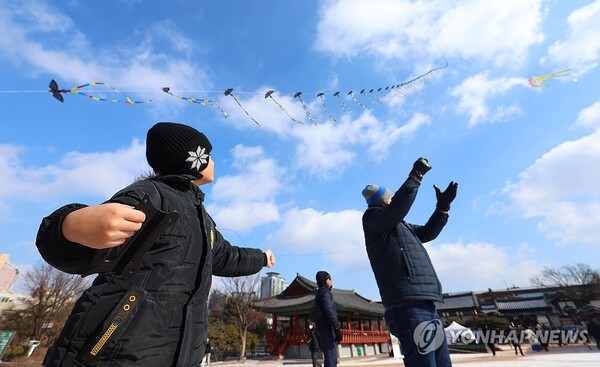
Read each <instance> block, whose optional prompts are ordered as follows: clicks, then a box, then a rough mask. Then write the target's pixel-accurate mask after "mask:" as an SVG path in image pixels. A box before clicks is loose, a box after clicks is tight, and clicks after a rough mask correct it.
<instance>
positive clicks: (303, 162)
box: [292, 111, 430, 178]
mask: <svg viewBox="0 0 600 367" xmlns="http://www.w3.org/2000/svg"><path fill="white" fill-rule="evenodd" d="M429 122H430V119H429V117H428V116H426V115H424V114H421V113H416V114H414V115H413V117H412V118H411V119H410V120H409V121H408V122H407V123H406V124H405V125H402V126H396V124H395V123H394V122H387V123H386V122H381V121H379V120H378V119H377V118H376V117H375V116H373V115H372V114H371V113H370V112H369V111H367V112H364V113H362V114H361V115H360V116H359V117H358V118H357V119H355V120H351V119H350V118H348V117H347V116H344V117H343V118H341V119H340V120H339V121H338V123H337V124H333V123H326V124H319V125H318V126H310V127H307V128H304V129H294V130H293V132H292V134H293V135H294V136H295V137H296V138H298V140H299V141H300V142H299V144H298V145H297V146H296V166H297V167H299V168H302V169H306V170H308V171H309V172H310V173H311V174H314V175H317V176H321V177H324V178H326V177H328V176H329V175H330V174H331V173H335V172H339V171H342V170H343V169H345V168H346V167H347V166H348V165H350V164H352V163H353V161H354V160H355V159H356V157H357V156H361V159H364V157H362V155H363V152H364V151H367V152H369V158H370V159H372V160H374V161H380V160H382V159H384V158H385V157H386V155H387V152H388V151H389V149H390V147H391V146H392V144H394V143H395V142H396V141H397V140H398V139H400V138H402V137H404V138H409V137H411V136H412V135H413V134H414V133H415V132H416V131H417V130H418V129H419V128H420V127H421V126H424V125H427V124H429ZM358 153H359V154H358Z"/></svg>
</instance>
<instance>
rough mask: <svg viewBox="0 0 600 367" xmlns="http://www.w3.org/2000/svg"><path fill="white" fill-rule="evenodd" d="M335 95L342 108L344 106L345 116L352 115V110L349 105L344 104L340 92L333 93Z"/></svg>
mask: <svg viewBox="0 0 600 367" xmlns="http://www.w3.org/2000/svg"><path fill="white" fill-rule="evenodd" d="M333 95H334V96H336V97H337V99H338V101H339V102H340V106H342V111H344V113H345V114H348V115H351V114H352V110H351V109H350V107H348V105H347V104H345V103H344V101H342V98H341V97H340V92H335V93H333Z"/></svg>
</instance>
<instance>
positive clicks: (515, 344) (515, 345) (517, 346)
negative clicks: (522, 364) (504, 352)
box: [513, 343, 524, 356]
mask: <svg viewBox="0 0 600 367" xmlns="http://www.w3.org/2000/svg"><path fill="white" fill-rule="evenodd" d="M513 346H514V347H515V355H516V356H518V355H519V353H517V348H519V351H520V352H521V355H522V356H523V355H524V354H523V349H521V344H518V343H513Z"/></svg>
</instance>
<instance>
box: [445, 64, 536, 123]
mask: <svg viewBox="0 0 600 367" xmlns="http://www.w3.org/2000/svg"><path fill="white" fill-rule="evenodd" d="M526 85H527V80H525V79H523V78H496V79H493V78H490V77H489V76H488V75H487V73H481V74H477V75H474V76H471V77H469V78H467V79H465V80H463V82H462V83H461V84H460V85H459V86H457V87H454V88H452V89H451V90H450V94H451V95H452V96H454V97H457V98H458V99H459V102H458V106H457V107H456V108H457V110H458V112H459V113H461V114H465V115H467V116H469V126H471V127H473V126H476V125H477V124H480V123H482V122H498V121H503V120H506V119H507V118H509V117H512V116H515V115H518V114H520V113H521V108H520V107H519V106H518V105H516V104H512V105H499V106H496V107H495V108H491V107H490V106H489V105H490V104H491V103H492V102H491V101H493V100H494V99H495V98H499V97H502V96H505V95H507V94H508V93H509V92H510V91H511V90H513V89H515V88H518V87H524V86H526Z"/></svg>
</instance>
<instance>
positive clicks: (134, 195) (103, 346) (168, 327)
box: [36, 122, 275, 367]
mask: <svg viewBox="0 0 600 367" xmlns="http://www.w3.org/2000/svg"><path fill="white" fill-rule="evenodd" d="M211 150H212V145H211V144H210V142H209V140H208V138H206V136H205V135H204V134H202V133H201V132H199V131H197V130H196V129H194V128H192V127H190V126H187V125H182V124H176V123H166V122H164V123H162V122H161V123H158V124H156V125H154V126H153V127H152V128H151V129H149V130H148V134H147V139H146V158H147V160H148V164H149V165H150V167H152V168H153V170H154V172H155V173H156V176H155V177H150V178H146V179H142V180H138V181H136V182H134V183H133V184H131V185H129V186H128V187H126V188H124V189H122V190H121V191H119V192H117V193H116V194H115V195H114V196H113V197H112V198H111V199H110V200H108V201H107V202H106V203H104V204H101V205H96V206H86V205H82V204H69V205H65V206H63V207H61V208H59V209H58V210H56V211H55V212H53V213H52V214H51V215H49V216H48V217H46V218H44V219H43V221H42V223H41V225H40V229H39V231H38V236H37V240H36V245H37V247H38V250H39V251H40V253H41V255H42V257H43V258H44V259H45V260H46V261H47V262H48V263H49V264H50V265H52V266H54V267H55V268H57V269H60V270H62V271H64V272H67V273H72V274H88V273H90V272H94V271H93V269H95V266H98V264H105V263H106V262H107V261H108V260H110V259H113V258H114V257H115V256H117V253H122V252H120V251H122V250H125V249H126V248H123V249H122V248H121V247H123V246H120V245H121V244H122V243H123V242H124V241H126V240H127V239H128V238H129V237H131V236H133V235H134V233H135V232H136V231H138V230H139V229H140V228H141V226H142V223H143V222H144V220H145V219H146V218H145V214H144V212H142V211H139V210H136V209H134V208H132V207H134V206H136V205H138V204H139V203H140V202H141V201H142V200H143V198H144V196H145V195H148V199H149V201H150V203H151V204H152V205H153V206H154V207H156V208H158V209H160V210H161V211H163V212H169V213H172V212H177V213H178V214H179V218H178V219H177V220H176V221H175V222H174V223H172V224H171V225H170V226H168V227H167V228H166V229H164V231H163V232H162V234H160V236H159V237H158V238H157V239H156V240H155V241H154V242H153V244H152V246H151V247H150V248H149V249H148V250H147V252H146V253H145V254H143V256H142V257H141V266H140V268H139V271H137V272H134V273H132V274H131V273H130V274H122V273H121V272H120V271H116V270H114V269H112V270H110V271H102V272H99V274H98V276H97V277H96V279H95V280H94V282H93V284H92V285H91V287H90V288H89V289H88V290H86V291H85V292H84V293H83V295H82V296H81V297H80V298H79V299H78V300H77V302H76V304H75V306H74V308H73V310H72V312H71V315H70V316H69V318H68V320H67V322H66V324H65V326H64V328H63V329H62V332H61V334H60V336H59V337H58V338H57V340H56V342H55V343H54V345H53V346H52V348H51V349H49V351H48V354H47V355H46V358H45V366H46V367H50V366H89V365H95V366H193V367H197V366H198V365H199V364H200V361H201V360H202V356H203V355H204V353H205V342H206V340H207V335H208V327H207V326H208V325H207V324H208V310H207V299H208V293H209V291H210V287H211V279H212V276H213V275H216V276H226V277H231V276H245V275H250V274H255V273H257V272H259V271H260V270H261V268H262V267H263V266H266V267H269V268H270V267H272V266H273V265H274V264H275V257H274V255H273V253H272V252H271V251H270V250H267V251H265V252H262V251H261V250H259V249H251V248H240V247H236V246H233V245H231V244H230V243H229V242H228V241H227V240H225V239H224V238H223V236H222V235H221V233H220V232H219V231H218V230H217V228H216V224H215V222H214V221H213V220H212V218H211V217H210V216H209V215H208V213H207V212H206V210H205V208H204V205H203V201H204V193H203V192H202V191H201V190H200V189H199V186H201V185H204V184H207V183H210V182H212V181H213V180H214V161H213V159H212V157H211V156H210V153H211ZM152 223H154V222H152ZM140 236H141V235H140ZM126 275H127V276H126Z"/></svg>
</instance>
